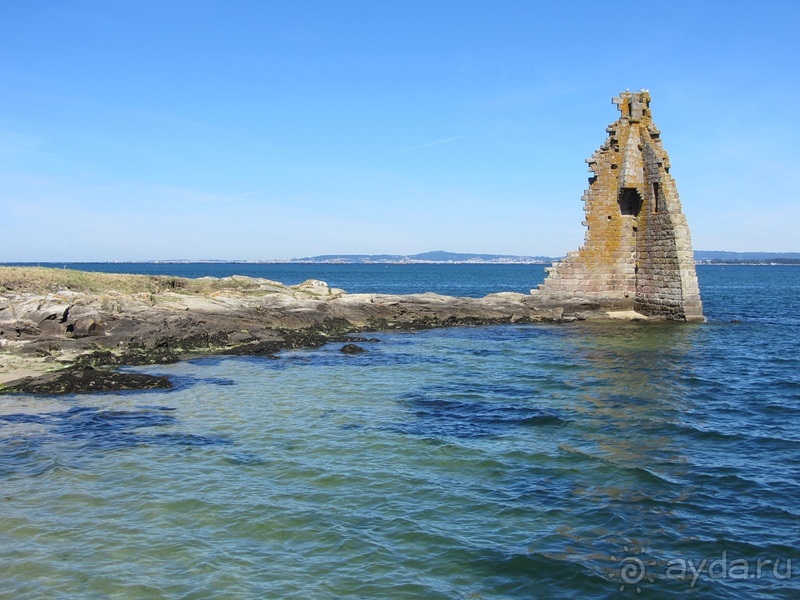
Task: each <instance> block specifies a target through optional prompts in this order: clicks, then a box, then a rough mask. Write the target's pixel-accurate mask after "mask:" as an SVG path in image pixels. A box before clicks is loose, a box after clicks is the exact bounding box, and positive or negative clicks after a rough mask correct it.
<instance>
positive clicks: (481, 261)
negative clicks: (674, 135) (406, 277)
mask: <svg viewBox="0 0 800 600" xmlns="http://www.w3.org/2000/svg"><path fill="white" fill-rule="evenodd" d="M563 259H564V257H563V256H517V255H511V254H478V253H474V254H473V253H467V252H446V251H444V250H436V251H432V252H423V253H420V254H408V255H405V254H322V255H318V256H307V257H303V258H290V259H262V260H225V259H213V258H208V259H189V258H175V259H157V260H105V261H104V260H101V261H63V262H64V264H65V265H69V264H82V263H87V262H89V263H98V264H256V265H257V264H319V265H338V264H341V265H353V264H364V265H424V264H431V265H447V264H453V265H465V264H475V265H504V264H507V265H549V264H551V263H553V262H555V261H559V260H563ZM694 260H695V263H697V264H710V265H800V252H730V251H721V250H696V251H695V253H694ZM59 262H62V261H35V262H25V261H9V262H0V264H6V265H23V264H25V265H37V264H54V263H59Z"/></svg>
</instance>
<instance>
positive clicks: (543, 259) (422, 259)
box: [292, 250, 556, 264]
mask: <svg viewBox="0 0 800 600" xmlns="http://www.w3.org/2000/svg"><path fill="white" fill-rule="evenodd" d="M553 260H556V259H554V258H553V257H551V256H514V255H509V254H469V253H465V252H445V251H444V250H434V251H432V252H422V253H421V254H322V255H319V256H309V257H306V258H294V259H292V262H302V263H343V264H344V263H356V264H358V263H364V264H368V263H496V264H504V263H507V264H512V263H515V264H540V263H541V264H543V263H551V262H553Z"/></svg>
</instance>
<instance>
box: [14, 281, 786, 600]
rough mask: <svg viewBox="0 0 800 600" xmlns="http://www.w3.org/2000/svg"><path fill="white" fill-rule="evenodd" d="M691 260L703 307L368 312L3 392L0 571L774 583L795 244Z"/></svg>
mask: <svg viewBox="0 0 800 600" xmlns="http://www.w3.org/2000/svg"><path fill="white" fill-rule="evenodd" d="M374 270H376V271H377V270H378V269H374ZM390 271H391V269H390ZM341 272H345V271H341ZM405 272H406V273H409V272H410V271H405ZM471 272H472V273H473V274H474V275H473V279H474V280H475V281H478V280H480V274H481V269H480V268H475V269H473V270H472V271H471ZM487 272H491V273H492V274H488V275H487V277H490V278H493V282H494V284H497V281H496V280H495V279H494V278H495V277H496V275H495V274H494V273H495V272H496V268H487ZM501 272H502V271H501ZM509 272H510V271H509ZM698 273H699V276H700V286H701V291H702V293H703V300H704V303H705V310H706V314H707V316H708V317H709V322H708V323H705V324H679V323H615V324H610V325H609V324H600V323H572V324H540V325H525V326H520V325H508V326H498V327H475V328H455V329H440V330H430V331H421V332H401V333H380V334H376V337H377V338H379V339H380V342H374V343H369V344H362V346H364V347H365V349H366V350H367V352H365V353H364V354H360V355H345V354H343V353H341V352H340V351H339V348H340V346H341V344H330V345H328V346H326V347H323V348H321V349H315V350H295V351H287V352H283V353H282V355H281V357H280V359H279V360H270V359H266V358H242V357H222V358H220V357H216V358H203V359H197V360H192V361H186V362H181V363H178V364H175V365H167V366H161V365H160V366H153V367H147V368H140V369H139V370H143V371H145V372H148V373H158V374H166V375H169V376H170V377H172V379H173V381H174V382H175V384H176V387H175V389H174V390H172V391H167V392H164V391H149V392H137V393H123V394H118V393H117V394H97V395H73V396H67V397H59V398H56V397H52V398H50V397H29V396H19V397H9V396H5V397H0V597H2V598H15V599H16V598H187V599H188V598H473V599H477V598H616V597H655V598H662V597H663V598H667V597H674V596H676V595H679V594H691V597H695V598H731V597H734V598H796V597H798V596H800V556H798V548H799V547H800V483H798V480H799V479H800V419H799V418H798V417H800V268H795V267H738V266H736V267H717V266H714V267H711V266H709V267H702V266H701V267H700V268H699V269H698ZM320 278H322V277H320ZM411 279H413V277H411ZM396 280H397V277H394V278H392V281H395V282H396ZM534 283H535V282H534ZM473 284H474V285H475V286H476V287H477V288H480V289H482V288H481V286H482V285H483V283H481V282H479V281H478V283H475V282H473ZM464 285H465V286H466V284H464ZM497 285H498V286H499V287H503V285H502V282H501V283H499V284H497ZM343 287H344V286H343ZM509 287H511V284H509ZM372 291H385V290H382V289H373V290H372ZM401 293H402V292H401ZM465 295H467V294H465Z"/></svg>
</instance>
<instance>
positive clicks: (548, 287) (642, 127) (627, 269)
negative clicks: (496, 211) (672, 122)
mask: <svg viewBox="0 0 800 600" xmlns="http://www.w3.org/2000/svg"><path fill="white" fill-rule="evenodd" d="M612 101H613V103H614V104H616V105H617V108H618V109H619V111H620V113H621V116H620V118H619V119H618V120H617V121H616V122H615V123H612V124H611V125H609V126H608V128H607V129H606V131H607V132H608V139H607V140H606V141H605V143H604V144H603V145H602V146H601V147H600V149H599V150H597V151H596V152H595V153H594V155H592V157H591V158H589V159H586V162H587V163H588V164H589V171H591V172H592V176H591V177H590V178H589V189H588V190H586V193H585V194H584V195H583V201H584V203H585V206H584V211H585V212H586V220H585V221H584V222H583V225H585V226H586V228H587V230H586V237H585V240H584V244H583V246H582V247H581V248H580V249H579V250H577V251H574V252H570V253H569V254H568V255H567V257H566V259H564V260H563V261H561V262H557V263H554V264H553V266H552V267H551V268H550V269H548V270H547V271H548V276H547V278H546V279H545V281H544V283H543V284H541V285H540V286H539V288H538V289H536V290H531V293H532V294H534V295H536V296H539V297H540V298H542V299H543V300H546V301H548V302H549V301H552V302H554V303H562V304H563V303H587V304H596V305H600V306H603V307H608V308H611V309H619V310H635V311H636V312H638V313H641V314H643V315H647V316H660V317H665V318H668V319H676V320H686V321H702V320H703V307H702V304H701V301H700V289H699V287H698V285H697V274H696V272H695V267H694V256H693V252H692V242H691V237H690V235H689V226H688V224H687V222H686V217H685V216H684V215H683V212H682V210H681V202H680V199H679V198H678V191H677V188H676V187H675V180H674V179H673V178H672V176H671V175H670V174H669V169H670V163H669V157H668V156H667V153H666V151H665V150H664V148H663V147H662V145H661V132H660V131H659V130H658V129H657V128H656V126H655V125H654V124H653V120H652V116H651V113H650V94H649V92H647V91H646V90H642V91H639V92H623V93H621V94H620V95H619V97H618V98H614V99H613V100H612Z"/></svg>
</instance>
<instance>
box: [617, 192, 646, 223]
mask: <svg viewBox="0 0 800 600" xmlns="http://www.w3.org/2000/svg"><path fill="white" fill-rule="evenodd" d="M617 201H618V202H619V212H620V213H621V214H623V215H631V216H634V217H638V216H639V211H640V210H641V209H642V197H641V196H640V195H639V192H638V191H636V188H622V190H620V193H619V198H618V199H617Z"/></svg>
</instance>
